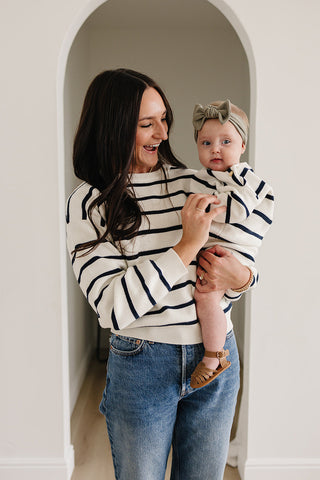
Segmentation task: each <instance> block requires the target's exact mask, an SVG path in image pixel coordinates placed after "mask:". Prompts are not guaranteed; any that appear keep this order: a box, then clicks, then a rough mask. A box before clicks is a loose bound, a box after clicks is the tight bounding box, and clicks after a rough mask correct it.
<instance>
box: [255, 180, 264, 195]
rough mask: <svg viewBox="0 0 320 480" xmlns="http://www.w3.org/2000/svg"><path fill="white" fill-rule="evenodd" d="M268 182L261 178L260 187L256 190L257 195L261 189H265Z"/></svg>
mask: <svg viewBox="0 0 320 480" xmlns="http://www.w3.org/2000/svg"><path fill="white" fill-rule="evenodd" d="M265 184H266V182H264V181H263V180H261V182H260V185H259V187H258V188H257V190H256V195H259V193H260V192H261V190H262V189H263V187H264V186H265Z"/></svg>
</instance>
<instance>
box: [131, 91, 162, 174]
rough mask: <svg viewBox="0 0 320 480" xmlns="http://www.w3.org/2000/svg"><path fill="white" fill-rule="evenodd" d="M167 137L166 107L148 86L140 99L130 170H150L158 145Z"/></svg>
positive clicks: (155, 157)
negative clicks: (133, 153)
mask: <svg viewBox="0 0 320 480" xmlns="http://www.w3.org/2000/svg"><path fill="white" fill-rule="evenodd" d="M167 138H168V125H167V111H166V107H165V105H164V103H163V100H162V98H161V96H160V94H159V93H158V92H157V90H155V89H154V88H151V87H149V88H147V89H146V90H145V91H144V93H143V95H142V99H141V105H140V112H139V120H138V126H137V133H136V146H135V155H134V161H133V165H132V171H133V172H134V173H146V172H150V171H151V170H152V169H153V168H154V167H155V166H156V165H157V163H158V148H159V145H160V143H161V142H162V141H163V140H166V139H167Z"/></svg>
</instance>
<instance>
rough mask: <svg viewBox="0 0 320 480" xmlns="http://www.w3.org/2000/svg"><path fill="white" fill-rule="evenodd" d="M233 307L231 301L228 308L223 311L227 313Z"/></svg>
mask: <svg viewBox="0 0 320 480" xmlns="http://www.w3.org/2000/svg"><path fill="white" fill-rule="evenodd" d="M231 308H232V303H231V302H230V303H229V305H228V306H227V307H226V308H224V309H223V312H224V313H227V312H229V310H231Z"/></svg>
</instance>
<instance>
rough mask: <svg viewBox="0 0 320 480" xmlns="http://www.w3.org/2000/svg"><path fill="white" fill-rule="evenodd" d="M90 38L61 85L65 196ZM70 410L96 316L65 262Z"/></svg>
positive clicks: (81, 42)
mask: <svg viewBox="0 0 320 480" xmlns="http://www.w3.org/2000/svg"><path fill="white" fill-rule="evenodd" d="M89 59H90V51H89V37H88V32H87V30H86V28H85V27H83V28H82V29H81V34H78V35H77V37H76V38H75V40H74V42H73V45H72V49H71V52H70V54H69V57H68V63H67V69H66V76H65V88H64V109H65V110H64V139H65V197H68V195H70V193H71V192H72V191H73V189H74V188H75V187H76V186H77V185H79V184H80V183H81V181H80V180H79V179H77V178H76V177H75V175H74V173H73V167H72V148H73V139H74V135H75V132H76V128H77V126H78V122H79V118H80V113H81V107H82V104H83V100H84V96H85V93H86V90H87V88H88V85H89V82H90V74H89ZM67 283H68V290H67V293H68V332H69V345H68V346H69V377H70V410H71V411H72V410H73V408H74V406H75V402H76V400H77V397H78V394H79V391H80V389H81V386H82V383H83V380H84V378H85V375H86V373H87V368H88V365H89V363H90V360H91V357H92V350H93V345H94V339H95V335H94V329H96V328H97V327H96V326H97V318H96V316H95V315H94V312H93V310H92V309H91V307H90V306H89V304H88V302H87V301H86V299H85V297H84V295H83V294H82V292H81V290H80V288H79V285H78V283H77V281H76V279H75V276H74V274H73V271H72V267H71V263H70V262H68V263H67Z"/></svg>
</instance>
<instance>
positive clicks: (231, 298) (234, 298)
mask: <svg viewBox="0 0 320 480" xmlns="http://www.w3.org/2000/svg"><path fill="white" fill-rule="evenodd" d="M224 296H225V297H226V298H227V299H228V300H231V301H235V300H237V299H238V298H240V297H241V293H239V295H236V296H235V297H230V295H227V294H226V293H225V294H224Z"/></svg>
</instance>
